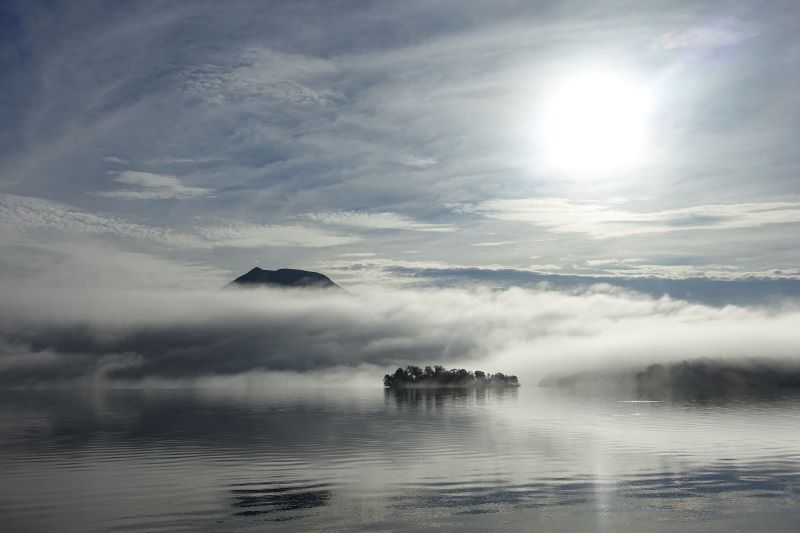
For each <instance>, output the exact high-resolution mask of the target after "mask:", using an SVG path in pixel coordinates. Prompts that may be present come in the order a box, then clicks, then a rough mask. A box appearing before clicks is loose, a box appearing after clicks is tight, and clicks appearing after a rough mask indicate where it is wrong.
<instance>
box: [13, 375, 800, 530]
mask: <svg viewBox="0 0 800 533" xmlns="http://www.w3.org/2000/svg"><path fill="white" fill-rule="evenodd" d="M799 408H800V397H799V396H797V395H791V394H787V395H780V394H776V395H774V396H767V397H764V396H760V397H727V398H713V397H711V398H701V399H697V398H694V399H679V398H677V399H671V400H668V401H639V400H638V399H637V398H633V397H628V396H626V395H624V394H621V393H620V394H616V395H615V394H602V395H601V394H590V393H579V392H575V391H566V390H558V389H540V388H536V387H523V388H521V389H519V390H506V391H485V392H481V391H452V390H451V391H437V392H432V391H419V390H417V391H400V392H390V391H384V390H382V389H380V388H375V389H353V390H345V389H343V390H336V389H316V390H288V391H278V390H253V389H249V390H235V389H225V388H219V389H203V390H201V389H180V390H163V389H155V390H152V389H151V390H80V391H76V390H36V391H2V392H0V472H2V477H0V530H2V531H4V532H15V531H37V532H38V531H76V532H78V531H80V532H85V531H264V530H275V531H314V530H326V531H354V530H369V531H405V530H408V531H413V530H427V529H431V528H439V529H443V530H451V529H452V530H455V529H458V530H466V531H469V530H473V531H485V530H486V529H487V528H493V529H498V530H503V531H510V530H526V531H532V530H536V531H570V532H571V531H615V532H617V531H630V532H635V531H642V530H644V529H646V530H647V531H676V532H686V531H755V530H758V531H787V532H788V531H797V524H798V523H800V430H799V429H798V428H800V409H799Z"/></svg>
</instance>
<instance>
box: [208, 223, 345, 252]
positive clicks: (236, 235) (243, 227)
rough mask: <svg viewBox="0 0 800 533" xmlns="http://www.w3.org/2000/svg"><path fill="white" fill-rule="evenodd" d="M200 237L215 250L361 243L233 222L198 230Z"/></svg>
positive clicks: (294, 228)
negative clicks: (217, 248)
mask: <svg viewBox="0 0 800 533" xmlns="http://www.w3.org/2000/svg"><path fill="white" fill-rule="evenodd" d="M199 231H200V234H201V235H202V236H203V237H204V238H205V239H207V240H208V242H209V243H210V244H212V245H214V246H233V247H240V248H259V247H262V246H284V247H290V248H322V247H327V246H340V245H343V244H352V243H354V242H358V241H359V240H360V238H359V237H355V236H352V235H341V234H337V233H331V232H329V231H326V230H323V229H319V228H315V227H308V226H299V225H280V224H273V225H265V224H248V223H245V222H232V223H229V224H226V225H219V226H210V227H204V228H200V230H199Z"/></svg>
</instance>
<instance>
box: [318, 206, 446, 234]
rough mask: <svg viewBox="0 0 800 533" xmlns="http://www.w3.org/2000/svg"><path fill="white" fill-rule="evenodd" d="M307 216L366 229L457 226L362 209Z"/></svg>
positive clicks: (443, 227) (421, 228) (328, 222)
mask: <svg viewBox="0 0 800 533" xmlns="http://www.w3.org/2000/svg"><path fill="white" fill-rule="evenodd" d="M306 218H308V219H310V220H313V221H315V222H321V223H324V224H332V225H337V226H350V227H354V228H364V229H396V230H407V231H432V232H450V231H455V227H453V226H451V225H449V224H427V223H424V222H417V221H416V220H413V219H410V218H408V217H406V216H403V215H400V214H398V213H390V212H383V213H365V212H362V211H332V212H324V213H309V214H307V215H306Z"/></svg>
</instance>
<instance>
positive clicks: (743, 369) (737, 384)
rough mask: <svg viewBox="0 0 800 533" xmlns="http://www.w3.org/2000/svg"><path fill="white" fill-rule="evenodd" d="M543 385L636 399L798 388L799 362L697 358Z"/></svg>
mask: <svg viewBox="0 0 800 533" xmlns="http://www.w3.org/2000/svg"><path fill="white" fill-rule="evenodd" d="M539 385H540V386H542V387H561V388H581V389H590V390H597V389H613V390H616V391H620V390H623V391H629V392H632V393H635V394H637V395H639V396H646V397H664V396H676V395H677V396H706V395H707V396H714V397H719V396H724V395H727V394H731V395H742V394H765V393H772V392H780V391H796V390H800V360H791V359H784V360H776V359H770V358H749V359H730V360H725V359H695V360H691V361H680V362H669V363H664V364H660V363H655V364H649V365H647V366H645V367H643V368H642V367H639V368H636V367H633V368H607V369H603V370H596V371H581V372H577V373H573V374H567V375H563V374H551V375H549V376H546V377H545V378H543V379H542V380H541V381H540V382H539Z"/></svg>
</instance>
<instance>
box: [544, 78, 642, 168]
mask: <svg viewBox="0 0 800 533" xmlns="http://www.w3.org/2000/svg"><path fill="white" fill-rule="evenodd" d="M649 107H650V95H649V94H648V91H647V90H646V87H645V86H644V85H643V84H641V83H637V82H636V81H635V80H633V79H631V78H629V77H625V76H623V75H620V74H615V73H602V72H593V73H587V74H583V75H579V76H575V77H573V78H569V79H567V80H565V81H563V82H562V83H561V84H560V85H558V86H557V88H556V90H555V91H554V93H553V95H552V97H551V98H550V100H549V101H548V102H547V104H546V109H545V113H544V122H543V125H544V131H543V135H544V139H545V143H546V145H547V149H548V150H547V151H548V154H549V156H550V158H551V163H552V164H553V165H554V166H556V167H558V168H561V169H564V170H568V171H573V172H580V173H605V172H608V171H613V170H616V169H619V168H621V167H625V166H629V165H632V164H634V163H635V162H636V161H637V160H638V159H639V158H640V156H641V153H642V150H643V148H644V141H645V134H646V122H647V121H646V118H647V114H648V111H649Z"/></svg>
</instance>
